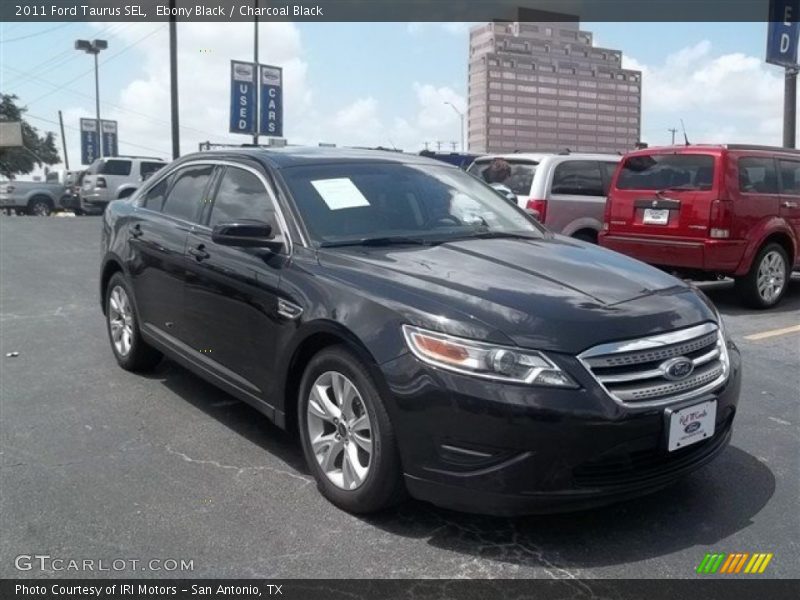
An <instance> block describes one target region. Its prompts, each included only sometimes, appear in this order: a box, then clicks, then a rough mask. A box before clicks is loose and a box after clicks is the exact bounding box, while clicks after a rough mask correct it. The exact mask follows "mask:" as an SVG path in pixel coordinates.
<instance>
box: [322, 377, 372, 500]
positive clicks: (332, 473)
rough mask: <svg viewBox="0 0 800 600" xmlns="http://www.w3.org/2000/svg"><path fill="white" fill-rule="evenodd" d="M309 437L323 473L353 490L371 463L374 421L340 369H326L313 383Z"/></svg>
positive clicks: (339, 485) (359, 483)
mask: <svg viewBox="0 0 800 600" xmlns="http://www.w3.org/2000/svg"><path fill="white" fill-rule="evenodd" d="M307 413H308V414H307V417H308V418H307V427H308V437H309V441H310V442H311V449H312V452H313V453H314V457H315V458H316V459H317V463H318V464H319V466H320V468H321V469H322V472H323V473H325V476H326V477H327V478H328V479H329V480H330V481H331V483H333V484H334V485H335V486H337V487H339V488H342V489H344V490H354V489H356V488H358V487H359V486H361V485H362V484H363V483H364V481H365V480H366V478H367V475H368V474H369V469H370V465H371V463H372V453H373V446H372V423H371V422H370V418H369V413H368V412H367V409H366V406H365V405H364V400H363V398H362V396H361V393H360V392H359V391H358V388H356V386H355V384H354V383H353V382H352V381H350V379H348V378H347V377H345V376H344V375H343V374H342V373H339V372H337V371H326V372H325V373H323V374H322V375H320V376H319V377H317V379H316V381H315V382H314V384H313V385H312V386H311V391H310V392H309V397H308V409H307Z"/></svg>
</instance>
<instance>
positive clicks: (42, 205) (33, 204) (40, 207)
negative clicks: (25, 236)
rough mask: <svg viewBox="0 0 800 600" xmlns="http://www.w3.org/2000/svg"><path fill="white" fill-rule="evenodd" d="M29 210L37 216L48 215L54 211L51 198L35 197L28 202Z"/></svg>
mask: <svg viewBox="0 0 800 600" xmlns="http://www.w3.org/2000/svg"><path fill="white" fill-rule="evenodd" d="M28 212H29V213H30V214H32V215H34V216H36V217H47V216H49V215H50V213H51V212H53V207H52V205H51V204H50V199H49V198H38V197H37V198H34V199H33V200H31V201H30V204H28Z"/></svg>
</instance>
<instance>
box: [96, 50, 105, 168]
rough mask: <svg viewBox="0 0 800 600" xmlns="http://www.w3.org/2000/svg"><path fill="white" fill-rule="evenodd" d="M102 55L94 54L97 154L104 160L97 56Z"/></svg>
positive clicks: (98, 52)
mask: <svg viewBox="0 0 800 600" xmlns="http://www.w3.org/2000/svg"><path fill="white" fill-rule="evenodd" d="M98 54H100V51H99V50H98V51H97V52H94V102H95V111H96V113H97V142H98V144H97V146H98V147H97V152H98V155H99V156H100V158H103V139H102V135H103V128H102V126H101V124H100V123H101V122H100V76H99V74H98V69H97V55H98Z"/></svg>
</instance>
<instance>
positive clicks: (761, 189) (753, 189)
mask: <svg viewBox="0 0 800 600" xmlns="http://www.w3.org/2000/svg"><path fill="white" fill-rule="evenodd" d="M738 164H739V191H740V192H745V193H749V194H777V193H778V176H777V173H775V161H774V160H773V159H772V158H760V157H758V158H757V157H744V158H740V159H739V163H738Z"/></svg>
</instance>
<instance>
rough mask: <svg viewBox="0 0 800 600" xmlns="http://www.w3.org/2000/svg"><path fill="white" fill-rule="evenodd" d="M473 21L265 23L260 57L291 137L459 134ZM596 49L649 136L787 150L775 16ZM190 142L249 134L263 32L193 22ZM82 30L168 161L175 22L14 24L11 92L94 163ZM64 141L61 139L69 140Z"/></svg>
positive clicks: (152, 148)
mask: <svg viewBox="0 0 800 600" xmlns="http://www.w3.org/2000/svg"><path fill="white" fill-rule="evenodd" d="M468 28H469V26H468V24H463V23H446V24H417V23H357V24H354V23H329V24H294V23H262V24H261V25H260V33H259V36H260V40H261V49H260V59H261V62H263V63H269V64H275V65H280V66H282V67H283V69H284V77H285V105H286V108H285V136H286V137H287V138H288V139H289V141H290V143H310V144H317V143H318V142H332V143H337V144H339V145H371V146H374V145H383V146H395V147H398V148H403V149H405V150H409V151H416V150H420V149H422V148H423V147H424V144H425V142H428V143H430V144H431V147H435V142H437V141H442V142H445V145H444V146H443V147H446V148H448V149H449V147H450V146H449V142H451V141H458V140H459V139H460V137H459V119H458V116H457V115H456V113H455V111H453V109H452V108H451V107H450V106H447V105H446V104H445V102H451V103H453V104H454V105H456V106H458V107H459V108H464V107H465V106H466V85H467V81H466V80H467V48H468ZM583 28H584V29H587V30H590V31H593V32H594V33H595V45H600V46H604V47H610V48H617V49H620V50H622V51H623V53H624V57H625V58H624V64H625V66H629V67H632V68H637V69H641V70H642V71H643V73H644V75H643V99H642V107H643V118H642V138H643V140H644V141H646V142H649V143H650V144H651V145H653V144H663V143H668V142H669V140H670V134H669V132H668V131H667V129H668V128H670V127H677V128H680V119H683V120H684V122H685V124H686V129H687V131H688V134H689V138H690V140H691V141H692V142H752V143H765V144H780V142H781V116H782V98H783V74H782V71H781V69H779V68H778V67H774V66H772V65H767V64H765V63H764V62H763V54H764V48H765V45H766V24H764V23H689V24H686V23H657V24H630V23H585V24H584V25H583ZM178 31H179V33H178V35H179V68H180V73H179V89H180V108H181V117H180V118H181V150H182V152H184V153H185V152H190V151H194V150H196V149H197V145H198V143H199V142H202V141H205V140H211V141H217V142H233V143H242V142H247V141H249V139H248V138H247V136H241V135H233V134H229V133H228V132H227V129H228V109H229V93H230V91H229V61H230V60H231V59H238V60H252V55H253V49H252V33H253V25H252V24H246V23H197V24H187V23H180V24H179V26H178ZM77 38H89V39H92V38H102V39H107V40H108V43H109V48H108V50H106V51H104V52H103V53H102V54H101V55H100V60H101V67H100V68H101V93H100V95H101V112H102V117H103V118H110V119H116V120H117V121H119V130H120V152H121V153H124V154H150V155H158V156H163V157H165V158H166V157H168V156H169V154H170V148H171V142H170V133H169V85H168V84H169V65H168V40H167V25H166V24H165V23H149V24H135V23H116V24H115V23H97V24H88V23H63V24H57V23H42V24H35V23H17V24H7V23H4V24H0V68H1V70H0V89H2V91H3V92H4V93H14V94H16V95H17V96H19V102H20V103H21V104H22V105H25V106H27V107H28V111H29V112H28V116H29V119H30V122H31V124H33V125H34V126H36V127H39V128H41V129H43V130H52V131H55V132H56V133H57V132H58V125H57V119H58V117H57V115H58V110H59V109H60V110H62V111H63V113H64V120H65V126H66V127H67V130H66V137H67V150H68V152H69V156H70V158H71V159H72V160H71V166H72V167H73V168H74V166H75V163H76V162H77V160H78V158H79V133H78V129H77V128H78V119H79V118H80V117H93V116H94V81H93V77H92V73H93V71H92V62H91V57H90V56H88V55H85V54H82V53H78V52H77V51H75V50H73V42H74V40H75V39H77ZM59 139H60V138H59Z"/></svg>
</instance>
